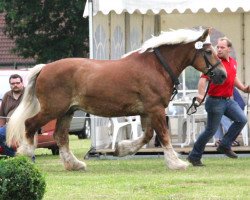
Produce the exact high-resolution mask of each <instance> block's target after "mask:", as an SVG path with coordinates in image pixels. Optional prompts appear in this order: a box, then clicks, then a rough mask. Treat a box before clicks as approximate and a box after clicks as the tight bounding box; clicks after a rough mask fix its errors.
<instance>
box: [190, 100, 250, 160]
mask: <svg viewBox="0 0 250 200" xmlns="http://www.w3.org/2000/svg"><path fill="white" fill-rule="evenodd" d="M205 109H206V111H207V126H206V128H205V130H204V131H203V132H202V133H201V134H200V136H199V137H198V139H197V141H196V142H195V144H194V147H193V149H192V151H191V152H190V154H189V158H190V159H191V160H200V159H201V157H202V154H203V152H204V149H205V146H206V144H207V142H208V141H209V140H210V139H211V138H212V137H213V136H214V134H215V132H216V131H217V129H218V127H219V125H220V122H221V118H222V116H223V115H225V116H227V117H228V118H229V119H231V120H232V121H233V123H232V124H231V126H230V127H229V129H228V131H227V133H226V134H225V135H224V136H223V138H222V139H221V145H222V146H223V147H225V148H228V149H231V145H232V143H233V141H234V140H235V139H236V138H237V136H238V135H239V133H240V132H241V130H242V129H243V127H244V126H245V124H246V123H247V118H246V116H245V114H244V112H243V111H242V109H241V108H240V106H239V104H238V103H237V102H235V101H234V100H231V99H229V100H226V99H215V98H211V97H208V98H207V100H206V103H205Z"/></svg>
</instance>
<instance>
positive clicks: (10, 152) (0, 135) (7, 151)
mask: <svg viewBox="0 0 250 200" xmlns="http://www.w3.org/2000/svg"><path fill="white" fill-rule="evenodd" d="M5 141H6V126H3V127H0V146H2V147H3V150H4V152H3V153H4V155H7V156H11V157H13V156H15V150H14V149H13V148H11V147H8V146H7V145H6V144H5Z"/></svg>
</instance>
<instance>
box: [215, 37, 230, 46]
mask: <svg viewBox="0 0 250 200" xmlns="http://www.w3.org/2000/svg"><path fill="white" fill-rule="evenodd" d="M218 40H219V41H223V40H225V41H226V42H227V46H228V47H232V46H233V44H232V42H231V41H230V40H229V39H228V38H227V37H221V38H219V39H218Z"/></svg>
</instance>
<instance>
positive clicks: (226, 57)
mask: <svg viewBox="0 0 250 200" xmlns="http://www.w3.org/2000/svg"><path fill="white" fill-rule="evenodd" d="M206 45H210V44H206ZM231 48H232V43H231V41H230V40H229V39H228V38H226V37H223V38H219V39H218V42H217V55H218V57H219V58H220V59H221V62H222V63H223V65H224V67H225V69H226V71H227V79H226V80H225V81H224V83H223V84H221V85H216V84H213V83H211V84H210V87H209V89H208V97H207V98H206V102H205V109H206V111H207V125H206V128H205V130H204V131H203V132H202V133H201V134H200V135H199V137H198V139H197V140H196V142H195V143H194V146H193V149H192V151H191V152H190V154H189V155H188V157H187V160H188V161H189V162H190V163H191V164H192V165H193V166H204V164H203V163H202V162H201V157H202V154H203V152H204V149H205V146H206V144H207V142H208V141H209V140H210V139H211V138H212V137H213V136H214V134H215V132H216V130H217V129H218V127H219V124H220V121H221V118H222V116H223V115H225V116H227V117H228V118H229V119H231V120H232V122H233V123H232V124H231V126H230V127H229V129H228V132H227V133H226V134H225V135H224V136H223V138H222V139H221V143H220V145H219V146H218V147H217V151H218V152H220V153H224V154H225V155H226V156H228V157H230V158H237V157H238V156H237V154H236V153H235V152H233V151H232V149H231V145H232V143H233V141H234V140H235V139H236V138H237V136H238V134H239V133H240V132H241V130H242V129H243V127H244V126H245V124H246V123H247V118H246V116H245V114H244V112H243V111H242V109H241V108H240V106H239V104H238V103H237V102H235V101H234V100H233V99H232V96H233V88H234V86H236V87H237V88H238V89H239V90H241V91H243V92H245V93H250V86H245V85H243V84H242V83H241V82H240V80H239V79H238V78H237V76H236V71H237V62H236V61H235V60H234V59H233V58H232V57H230V52H231ZM208 81H209V77H208V76H206V75H202V76H201V78H200V80H199V83H198V96H197V100H198V101H200V102H201V101H202V99H203V97H204V95H205V91H206V86H207V83H208Z"/></svg>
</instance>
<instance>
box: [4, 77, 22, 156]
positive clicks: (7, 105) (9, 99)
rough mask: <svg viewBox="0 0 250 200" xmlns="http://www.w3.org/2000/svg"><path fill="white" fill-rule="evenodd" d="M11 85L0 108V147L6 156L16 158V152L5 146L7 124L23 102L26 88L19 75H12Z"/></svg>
mask: <svg viewBox="0 0 250 200" xmlns="http://www.w3.org/2000/svg"><path fill="white" fill-rule="evenodd" d="M9 83H10V88H11V90H10V91H8V92H6V93H5V95H4V97H3V101H2V104H1V107H0V146H1V147H2V149H3V154H4V155H7V156H11V157H12V156H15V150H14V149H13V148H11V147H8V146H7V145H6V144H5V142H6V124H7V122H8V118H9V117H10V116H11V114H12V113H13V112H14V110H15V109H16V108H17V106H18V105H19V103H20V102H21V99H22V96H23V93H24V86H23V79H22V77H21V76H20V75H18V74H13V75H11V76H10V78H9Z"/></svg>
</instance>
